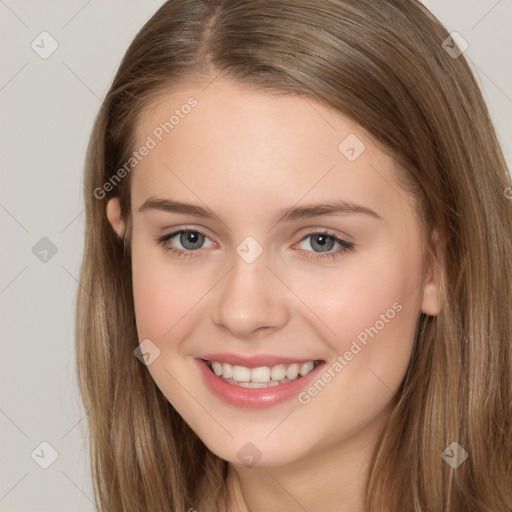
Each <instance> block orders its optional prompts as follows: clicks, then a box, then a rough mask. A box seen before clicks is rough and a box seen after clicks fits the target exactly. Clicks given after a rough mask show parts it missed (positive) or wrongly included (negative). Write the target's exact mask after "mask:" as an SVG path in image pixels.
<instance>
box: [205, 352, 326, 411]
mask: <svg viewBox="0 0 512 512" xmlns="http://www.w3.org/2000/svg"><path fill="white" fill-rule="evenodd" d="M195 361H196V362H197V364H198V365H199V369H200V370H201V373H202V374H203V378H204V380H205V382H206V385H207V386H208V388H209V389H210V391H212V393H214V394H215V395H217V396H218V397H219V398H220V399H222V400H223V401H224V402H227V403H228V404H231V405H235V406H236V407H243V408H247V409H263V408H265V407H271V406H272V405H276V404H278V403H281V402H284V401H285V400H287V399H289V398H291V397H293V396H295V397H296V396H297V395H298V394H299V393H300V392H301V391H302V390H303V389H304V388H306V387H307V386H308V385H309V384H310V383H311V382H312V381H313V380H314V379H315V377H316V376H317V375H318V373H319V372H321V371H322V368H323V367H324V365H325V364H326V363H325V362H323V361H322V362H321V363H319V364H318V365H317V366H316V367H315V368H313V370H311V371H310V372H309V373H308V374H307V375H305V376H304V377H301V378H300V379H297V380H294V381H292V382H287V383H286V384H278V385H277V386H271V387H268V388H246V387H242V386H237V385H235V384H229V383H228V382H225V381H223V380H222V379H221V378H220V377H218V376H217V375H216V374H215V373H213V372H212V370H211V369H210V367H209V366H208V364H207V363H206V361H205V360H204V359H195Z"/></svg>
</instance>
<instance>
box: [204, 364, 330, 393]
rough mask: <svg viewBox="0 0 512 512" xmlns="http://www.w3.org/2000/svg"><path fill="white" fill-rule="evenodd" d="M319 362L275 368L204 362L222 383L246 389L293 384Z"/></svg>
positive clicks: (278, 365)
mask: <svg viewBox="0 0 512 512" xmlns="http://www.w3.org/2000/svg"><path fill="white" fill-rule="evenodd" d="M319 363H320V361H318V360H316V361H308V362H305V363H300V364H299V363H292V364H277V365H275V366H271V367H270V366H258V367H256V368H248V367H246V366H239V365H232V364H230V363H226V362H224V363H222V362H220V361H206V364H207V365H208V367H209V368H210V369H211V371H212V372H213V373H215V375H217V376H218V377H220V378H221V379H222V380H223V381H224V382H227V383H229V384H232V385H235V386H241V387H246V388H266V387H272V386H278V385H280V384H286V383H288V382H293V381H295V380H298V379H300V378H301V377H304V376H306V375H307V374H308V373H309V372H311V371H312V370H313V369H314V368H315V367H316V366H317V365H318V364H319Z"/></svg>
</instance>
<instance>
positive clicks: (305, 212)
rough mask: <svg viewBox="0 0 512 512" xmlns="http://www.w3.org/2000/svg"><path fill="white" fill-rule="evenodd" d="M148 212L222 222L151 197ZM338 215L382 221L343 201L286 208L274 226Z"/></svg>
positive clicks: (199, 208) (201, 209)
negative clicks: (351, 215)
mask: <svg viewBox="0 0 512 512" xmlns="http://www.w3.org/2000/svg"><path fill="white" fill-rule="evenodd" d="M148 210H157V211H164V212H170V213H183V214H187V215H193V216H195V217H204V218H215V219H218V220H220V219H219V216H218V215H216V214H215V213H214V212H213V211H212V210H210V209H209V208H208V207H206V206H205V207H203V206H199V205H196V204H191V203H183V202H180V201H173V200H171V199H159V198H155V197H150V198H148V199H146V201H145V202H144V203H143V204H142V205H141V206H140V208H139V210H138V211H139V212H144V211H148ZM336 213H361V214H365V215H370V216H372V217H375V218H377V219H382V217H381V216H380V215H379V214H378V213H376V212H374V211H373V210H371V209H370V208H367V207H366V206H362V205H358V204H355V203H350V202H346V201H343V200H337V201H328V202H325V203H322V204H309V205H304V206H297V207H296V206H292V207H290V208H285V209H283V210H280V211H279V212H278V214H277V215H276V217H275V219H274V222H273V224H272V225H275V224H278V223H280V222H286V221H292V220H300V219H306V218H309V217H319V216H322V215H333V214H336Z"/></svg>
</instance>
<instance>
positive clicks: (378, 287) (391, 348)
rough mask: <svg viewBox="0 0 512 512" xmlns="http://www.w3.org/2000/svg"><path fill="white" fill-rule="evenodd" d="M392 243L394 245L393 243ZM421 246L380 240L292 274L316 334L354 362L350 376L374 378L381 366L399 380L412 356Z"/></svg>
mask: <svg viewBox="0 0 512 512" xmlns="http://www.w3.org/2000/svg"><path fill="white" fill-rule="evenodd" d="M393 247H396V248H395V249H394V248H393ZM422 270H423V268H422V259H421V246H420V245H419V243H418V242H417V241H412V243H409V244H406V246H404V245H403V244H402V245H398V244H396V245H395V246H393V244H386V245H382V249H381V250H380V251H372V252H371V253H367V254H365V255H359V256H357V257H356V255H355V254H354V255H353V256H350V257H349V258H347V259H346V260H345V261H342V263H341V264H340V267H339V270H338V271H337V270H334V269H323V270H321V271H319V270H316V271H314V272H310V273H304V272H303V273H301V274H300V276H299V273H298V272H297V275H296V276H291V277H292V278H291V282H293V283H296V286H297V287H296V288H295V289H294V291H295V292H296V293H297V295H298V296H299V297H303V298H305V300H304V302H305V303H306V304H307V306H308V307H309V308H310V310H311V313H310V314H309V317H310V320H309V323H310V325H315V326H316V332H315V333H314V335H315V337H317V338H318V339H323V340H325V342H326V344H328V345H329V347H330V348H331V349H332V354H333V357H335V356H336V354H338V355H341V356H345V357H344V359H345V360H346V361H347V362H348V363H349V365H350V367H351V371H350V373H351V374H352V375H351V379H355V380H357V381H360V382H362V381H364V380H365V379H370V380H371V379H373V380H374V377H372V375H371V374H369V373H368V368H372V369H375V371H377V369H380V370H381V371H382V372H383V373H384V374H386V375H387V376H388V377H389V380H388V382H389V384H390V385H393V386H394V385H397V383H399V381H400V380H401V377H402V376H403V372H404V371H405V369H406V366H407V364H408V362H409V358H410V352H411V349H412V346H413V341H414V335H415V329H416V325H417V321H418V318H419V314H420V306H421V293H422V287H421V286H420V284H421V275H422Z"/></svg>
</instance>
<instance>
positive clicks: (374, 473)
mask: <svg viewBox="0 0 512 512" xmlns="http://www.w3.org/2000/svg"><path fill="white" fill-rule="evenodd" d="M447 38H449V34H448V32H447V31H446V29H445V28H444V27H443V26H442V25H441V24H440V22H439V21H438V20H437V19H436V18H435V17H434V16H433V15H432V14H431V13H430V12H429V11H428V10H427V9H426V8H425V7H424V6H422V5H421V4H420V3H419V2H418V1H415V0H386V1H380V2H375V1H374V0H278V1H276V0H274V1H272V0H170V1H168V2H166V3H165V4H164V5H163V6H162V7H161V8H160V9H159V10H158V11H157V12H156V13H155V14H154V16H153V17H152V18H151V19H150V20H149V21H148V22H147V23H146V24H145V25H144V27H143V28H142V29H141V30H140V32H139V33H138V35H137V36H136V37H135V39H134V40H133V42H132V44H131V45H130V47H129V48H128V50H127V52H126V54H125V56H124V58H123V60H122V62H121V65H120V67H119V70H118V72H117V74H116V76H115V78H114V80H113V84H112V86H111V88H110V90H109V91H108V93H107V96H106V98H105V100H104V102H103V104H102V106H101V109H100V111H99V114H98V116H97V119H96V122H95V125H94V129H93V132H92V135H91V139H90V143H89V147H88V153H87V161H86V167H85V205H86V233H85V251H84V257H83V264H82V268H81V275H80V286H79V291H78V299H77V310H76V343H77V371H78V378H79V385H80V391H81V395H82V399H83V402H84V405H85V408H86V410H87V411H88V422H89V423H88V425H89V431H90V450H91V463H92V472H93V482H94V492H95V496H96V500H97V505H98V508H99V510H101V511H108V512H114V511H119V512H121V511H123V512H131V511H133V512H140V511H143V510H144V511H162V512H164V511H165V512H168V511H170V510H173V511H186V510H188V509H189V508H195V509H197V510H199V511H200V512H202V511H214V510H216V505H215V504H216V503H217V502H218V499H219V498H220V497H221V496H226V485H225V479H226V475H227V467H228V466H227V462H226V461H224V460H222V459H220V458H219V457H217V456H216V455H214V454H213V453H211V452H210V451H209V450H208V449H207V448H206V447H205V445H204V444H203V443H202V442H201V440H200V439H199V438H198V437H197V436H196V434H195V433H194V432H193V431H192V430H191V429H190V428H189V427H188V425H187V424H186V423H185V422H184V421H183V419H182V418H181V417H180V416H179V415H178V414H177V412H176V411H175V410H174V408H173V407H172V405H171V404H170V403H169V402H168V401H167V400H166V399H165V397H164V396H163V395H162V393H161V392H160V391H159V389H158V388H157V386H156V384H155V383H154V381H153V380H152V378H151V376H150V374H149V372H148V371H147V368H145V367H144V365H142V364H141V363H140V362H139V361H138V359H137V358H136V357H134V354H133V352H134V349H135V348H136V347H137V346H138V344H139V342H140V341H141V340H138V336H137V330H136V325H135V317H134V304H133V296H132V281H131V261H130V244H129V236H127V237H125V240H124V242H123V241H122V240H120V239H119V238H118V237H117V235H116V234H115V232H114V231H113V229H112V228H111V226H110V225H109V223H108V221H107V217H106V210H105V207H106V202H107V200H108V199H109V198H110V197H114V196H119V197H120V200H121V207H122V215H123V217H124V218H125V220H127V221H128V223H129V221H130V200H129V198H130V175H129V173H128V175H127V176H126V177H125V178H124V179H123V180H121V181H120V182H119V183H117V182H116V184H115V186H111V187H105V183H107V182H109V180H110V183H113V182H112V179H113V176H114V175H115V174H116V172H117V171H118V169H119V168H120V167H121V166H122V165H123V164H124V163H125V162H126V161H127V160H128V158H129V155H130V154H131V152H132V151H133V150H134V149H135V148H134V147H133V144H134V129H135V126H136V124H137V120H138V119H139V117H140V114H141V112H142V110H143V109H144V108H145V107H147V106H148V105H149V104H150V103H151V102H152V101H154V100H155V98H157V97H158V95H159V94H161V93H162V92H163V91H165V90H169V89H171V88H173V87H176V86H177V85H179V84H184V83H186V82H187V80H189V79H193V78H194V77H198V76H208V75H209V76H211V77H212V79H213V78H214V77H215V76H217V75H222V76H226V77H229V78H231V79H233V80H236V81H238V82H240V83H246V84H250V85H252V86H253V87H256V88H260V89H263V90H267V91H268V92H269V93H270V92H271V91H276V92H280V93H284V94H301V95H309V96H311V97H314V98H316V99H317V100H320V101H323V102H325V104H327V105H329V106H331V107H334V108H335V109H338V110H339V111H340V112H341V113H343V114H345V115H347V116H349V117H350V118H352V119H353V120H355V121H356V122H357V123H359V125H360V126H362V127H363V128H365V129H366V130H367V131H368V132H370V134H371V135H372V136H373V137H374V138H375V139H376V140H377V141H378V142H379V144H381V145H382V147H383V148H384V149H385V150H386V151H387V152H389V153H390V154H391V155H392V156H394V158H395V159H396V161H397V162H398V163H399V164H400V166H401V167H402V168H403V169H405V170H406V171H407V175H408V177H409V178H410V182H411V183H414V186H415V189H416V190H417V193H418V197H421V200H422V205H423V206H422V212H421V215H422V218H423V220H424V223H425V226H426V228H427V232H428V233H430V234H431V233H433V232H434V230H435V231H436V232H437V234H438V235H439V242H440V243H439V248H440V251H441V258H442V261H443V265H444V267H443V268H444V270H443V309H442V312H441V313H440V314H439V315H438V316H436V317H431V316H426V315H422V316H421V317H420V320H419V323H418V327H417V335H416V339H415V345H414V350H413V354H412V358H411V361H410V365H409V368H408V371H407V374H406V375H405V378H404V380H403V383H402V385H401V387H400V389H399V391H398V393H397V405H396V407H395V409H394V411H393V413H392V414H391V416H390V418H389V421H388V423H387V425H386V427H385V429H384V431H383V433H382V437H381V439H380V442H379V444H378V447H377V449H376V451H375V453H374V457H373V459H372V463H371V466H370V471H369V477H368V481H367V487H366V491H367V492H366V496H367V498H366V499H367V510H369V511H378V510H389V511H409V510H413V511H415V512H427V511H432V512H434V511H435V512H440V511H442V510H450V511H488V512H491V511H492V512H499V511H503V512H504V511H510V510H512V469H511V468H512V435H511V431H512V421H511V397H512V352H511V342H512V315H511V304H512V242H511V237H512V201H510V200H509V199H507V194H506V192H505V191H506V190H507V189H508V187H509V186H510V182H509V179H510V178H509V174H508V172H507V167H506V163H505V161H504V158H503V155H502V151H501V149H500V146H499V144H498V141H497V138H496V135H495V131H494V128H493V125H492V123H491V120H490V118H489V114H488V111H487V108H486V105H485V102H484V100H483V98H482V94H481V92H480V90H479V88H478V86H477V83H476V81H475V79H474V77H473V74H472V72H471V70H470V68H469V66H468V64H467V62H466V60H465V58H464V55H460V56H458V57H456V55H454V54H453V53H452V54H450V53H449V52H447V51H446V44H445V45H444V46H443V44H442V43H443V41H446V40H447ZM448 41H451V40H450V39H448ZM450 47H453V44H451V45H450ZM118 176H119V175H118ZM107 189H108V192H106V190H107ZM508 190H510V189H508ZM129 225H130V224H129ZM454 442H456V443H458V444H459V445H460V446H461V447H462V448H463V449H464V450H465V451H466V452H467V453H468V458H467V459H466V460H465V461H464V462H463V463H462V464H461V465H460V466H459V467H457V468H456V469H455V468H452V467H451V466H450V465H449V464H448V463H447V462H445V460H443V457H442V456H441V454H442V453H443V452H444V450H445V449H446V448H447V447H448V446H449V445H450V444H451V443H454ZM221 493H222V494H221Z"/></svg>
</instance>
